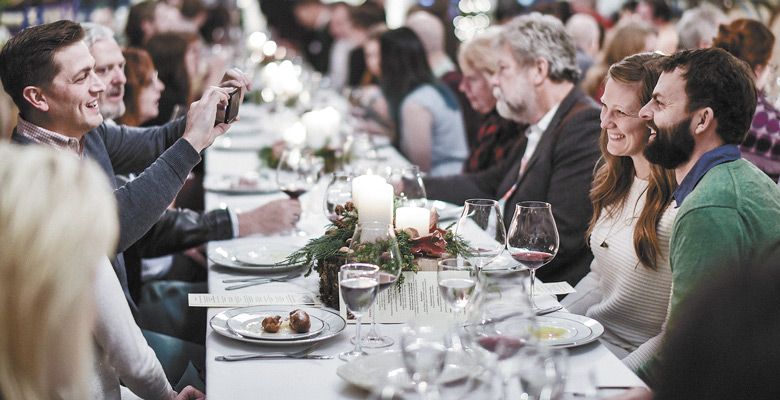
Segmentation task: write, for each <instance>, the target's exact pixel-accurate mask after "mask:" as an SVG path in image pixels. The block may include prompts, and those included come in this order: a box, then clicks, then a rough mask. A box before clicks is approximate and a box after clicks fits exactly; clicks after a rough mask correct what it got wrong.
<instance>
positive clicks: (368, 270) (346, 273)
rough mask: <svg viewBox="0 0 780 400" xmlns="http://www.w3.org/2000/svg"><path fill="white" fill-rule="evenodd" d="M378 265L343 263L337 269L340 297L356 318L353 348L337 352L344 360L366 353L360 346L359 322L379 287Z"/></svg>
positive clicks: (350, 359) (369, 306)
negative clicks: (355, 338)
mask: <svg viewBox="0 0 780 400" xmlns="http://www.w3.org/2000/svg"><path fill="white" fill-rule="evenodd" d="M378 272H379V267H378V266H376V265H373V264H363V263H352V264H344V265H342V266H341V269H339V286H340V288H341V298H342V299H343V300H344V304H345V305H346V306H347V310H349V312H351V313H352V315H354V316H355V318H357V324H356V327H355V335H356V337H357V340H355V348H354V349H353V350H352V351H345V352H343V353H341V354H339V358H340V359H341V360H344V361H352V360H354V359H356V358H358V357H362V356H364V355H366V353H365V352H364V351H363V349H362V348H361V341H360V322H361V319H362V318H363V314H365V313H366V312H367V311H368V309H369V308H371V305H372V304H374V300H375V299H376V294H377V292H378V288H379V281H378V279H377V274H378Z"/></svg>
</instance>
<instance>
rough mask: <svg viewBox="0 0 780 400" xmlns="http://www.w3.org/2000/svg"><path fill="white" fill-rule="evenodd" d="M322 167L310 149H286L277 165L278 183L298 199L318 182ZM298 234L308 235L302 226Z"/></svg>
mask: <svg viewBox="0 0 780 400" xmlns="http://www.w3.org/2000/svg"><path fill="white" fill-rule="evenodd" d="M321 168H322V163H321V162H320V159H318V158H317V157H314V155H313V154H312V153H311V152H310V151H308V150H305V149H301V148H297V147H294V148H290V149H286V150H285V151H284V152H283V153H282V156H281V157H280V158H279V165H278V166H277V167H276V184H277V185H278V186H279V190H281V191H282V192H284V194H286V195H287V196H289V197H290V198H291V199H294V200H295V199H298V198H299V197H301V196H302V195H303V194H304V193H306V192H308V191H309V189H311V188H312V187H313V186H314V185H315V184H316V183H317V180H318V179H319V174H320V170H321ZM296 234H297V235H299V236H306V232H304V231H303V230H301V229H300V228H297V229H296Z"/></svg>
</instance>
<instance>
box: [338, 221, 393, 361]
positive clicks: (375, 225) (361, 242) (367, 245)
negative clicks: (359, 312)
mask: <svg viewBox="0 0 780 400" xmlns="http://www.w3.org/2000/svg"><path fill="white" fill-rule="evenodd" d="M347 261H348V262H363V263H370V264H374V265H377V266H379V272H378V273H377V281H378V282H379V289H378V291H379V292H383V291H385V290H387V289H390V288H391V287H393V286H395V283H396V282H397V281H398V277H399V276H400V275H401V271H402V269H403V259H402V257H401V251H400V249H399V247H398V239H397V238H396V237H395V230H394V229H393V226H392V225H390V224H388V223H387V222H380V221H367V222H360V223H358V225H357V226H356V227H355V233H354V234H353V236H352V240H351V241H350V244H349V255H348V256H347ZM355 340H358V338H357V337H356V338H355ZM362 340H363V346H364V347H367V348H382V347H389V346H392V345H393V343H394V342H393V339H392V338H390V337H389V336H382V335H381V334H380V333H379V332H378V331H377V329H376V309H374V312H372V313H371V329H370V330H369V332H368V334H367V335H366V336H365V337H364V338H363V339H362Z"/></svg>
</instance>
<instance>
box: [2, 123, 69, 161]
mask: <svg viewBox="0 0 780 400" xmlns="http://www.w3.org/2000/svg"><path fill="white" fill-rule="evenodd" d="M16 133H18V134H19V135H21V136H23V137H26V138H28V139H30V140H32V141H33V142H36V143H41V144H45V145H48V146H51V147H54V148H57V149H59V150H65V151H68V152H71V153H73V154H74V155H76V156H78V157H79V158H81V156H82V153H83V150H84V146H83V143H84V137H83V136H82V138H81V139H76V138H73V137H70V136H65V135H62V134H59V133H57V132H54V131H50V130H48V129H46V128H42V127H40V126H38V125H35V124H33V123H32V122H29V121H27V120H25V119H24V118H22V116H21V115H19V121H18V122H17V125H16Z"/></svg>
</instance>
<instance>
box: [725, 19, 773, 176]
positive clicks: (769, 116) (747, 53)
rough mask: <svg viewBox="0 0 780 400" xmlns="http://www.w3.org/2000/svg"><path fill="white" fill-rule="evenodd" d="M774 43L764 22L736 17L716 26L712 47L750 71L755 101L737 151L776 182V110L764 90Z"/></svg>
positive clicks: (768, 76) (768, 75) (769, 74)
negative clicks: (754, 82)
mask: <svg viewBox="0 0 780 400" xmlns="http://www.w3.org/2000/svg"><path fill="white" fill-rule="evenodd" d="M774 43H775V35H774V34H772V32H771V31H770V30H769V29H768V28H767V27H766V26H764V24H762V23H761V22H758V21H756V20H753V19H738V20H735V21H733V22H731V23H730V24H728V25H721V26H720V28H719V30H718V36H716V37H715V40H714V41H713V46H714V47H720V48H722V49H724V50H726V51H728V52H729V53H731V54H732V55H733V56H734V57H737V58H739V59H740V60H742V61H744V62H746V63H748V65H749V66H750V69H751V70H752V71H753V77H754V78H755V80H756V87H757V89H758V103H757V104H756V112H755V114H754V115H753V121H752V122H751V124H750V130H749V131H748V134H747V136H746V137H745V140H744V141H743V142H742V144H741V145H740V150H741V151H742V157H743V158H744V159H746V160H748V161H750V162H752V163H753V164H755V165H756V166H757V167H758V168H759V169H760V170H762V171H764V172H765V173H766V174H767V175H769V177H770V178H772V179H773V180H775V181H776V180H777V179H778V178H780V111H778V110H777V109H776V108H775V107H774V106H773V105H772V104H771V103H770V102H769V100H768V99H767V96H766V92H765V91H764V88H765V87H766V86H767V83H768V82H767V81H768V79H769V78H774V77H773V76H772V75H771V74H772V71H771V67H770V66H769V60H771V59H772V49H773V46H774Z"/></svg>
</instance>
